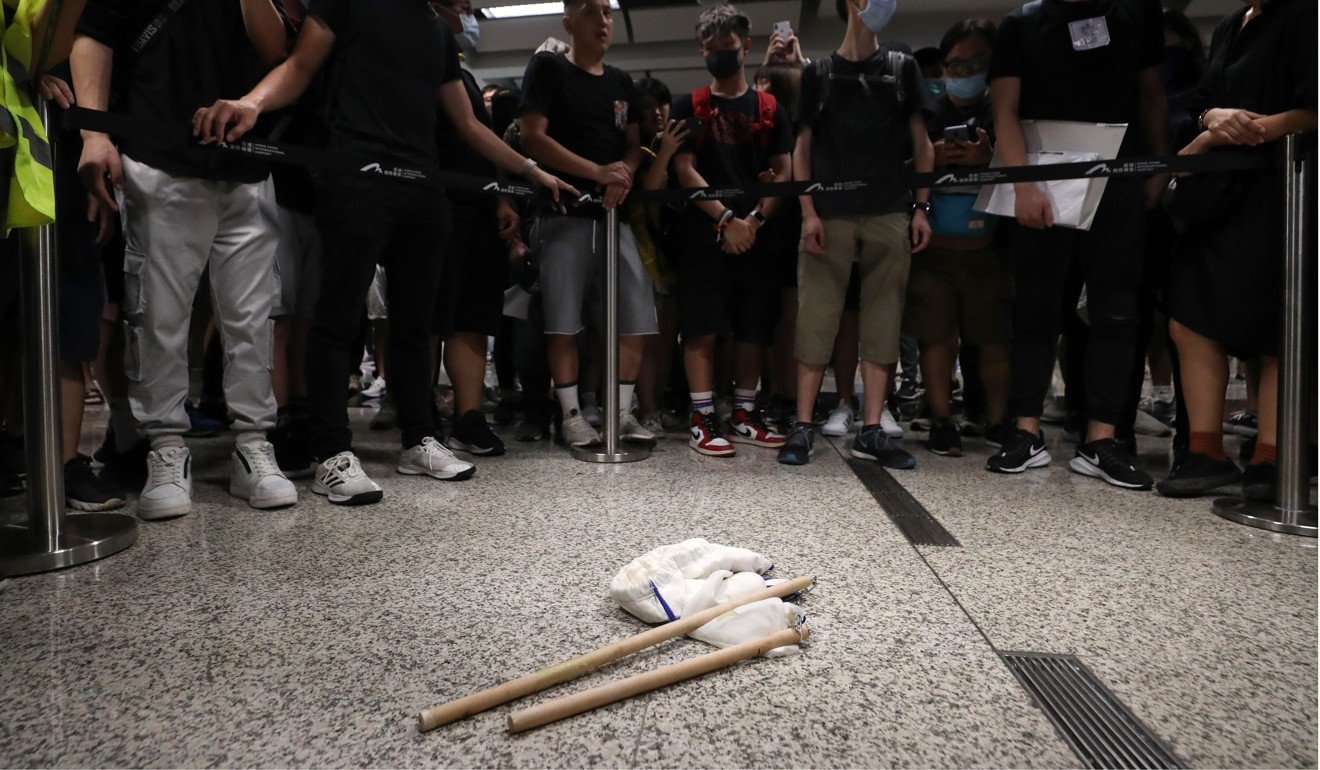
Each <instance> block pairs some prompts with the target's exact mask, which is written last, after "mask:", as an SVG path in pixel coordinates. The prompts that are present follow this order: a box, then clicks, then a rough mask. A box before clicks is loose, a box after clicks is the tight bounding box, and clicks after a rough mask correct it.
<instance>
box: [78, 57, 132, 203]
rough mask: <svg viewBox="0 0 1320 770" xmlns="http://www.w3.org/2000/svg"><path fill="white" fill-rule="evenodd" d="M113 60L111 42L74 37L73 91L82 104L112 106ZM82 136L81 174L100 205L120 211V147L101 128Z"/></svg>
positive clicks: (103, 108) (122, 175) (79, 172)
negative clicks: (116, 146)
mask: <svg viewBox="0 0 1320 770" xmlns="http://www.w3.org/2000/svg"><path fill="white" fill-rule="evenodd" d="M114 63H115V52H114V51H113V50H111V48H110V46H108V45H106V44H104V43H102V42H100V41H99V40H96V39H94V38H91V37H88V36H87V35H78V36H77V37H76V38H74V41H73V48H72V52H71V53H70V54H69V68H70V70H72V72H73V91H74V93H75V94H76V95H77V97H78V101H79V103H80V104H81V105H82V106H83V107H86V108H87V109H89V110H102V111H104V110H105V109H106V108H108V107H109V106H110V75H111V72H112V71H113V69H114ZM82 140H83V149H82V156H81V157H80V158H79V159H78V176H79V177H81V178H82V181H83V185H84V186H85V187H86V188H87V192H88V193H89V194H90V195H91V196H92V199H93V200H95V201H96V204H97V205H98V206H100V207H103V208H105V209H108V210H110V211H118V210H119V204H118V203H116V202H115V195H114V192H113V190H122V189H124V172H123V168H122V166H121V165H120V162H119V150H118V149H116V148H115V145H114V142H111V141H110V137H109V136H108V135H106V134H102V133H100V132H98V131H86V130H84V131H82ZM107 183H108V185H107Z"/></svg>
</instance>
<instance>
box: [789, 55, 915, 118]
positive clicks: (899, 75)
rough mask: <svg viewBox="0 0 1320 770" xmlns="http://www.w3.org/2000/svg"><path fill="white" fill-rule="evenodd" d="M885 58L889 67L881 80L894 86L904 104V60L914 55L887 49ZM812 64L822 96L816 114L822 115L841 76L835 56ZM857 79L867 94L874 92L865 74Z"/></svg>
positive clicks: (896, 96) (896, 94)
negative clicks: (837, 71)
mask: <svg viewBox="0 0 1320 770" xmlns="http://www.w3.org/2000/svg"><path fill="white" fill-rule="evenodd" d="M885 58H886V60H887V63H888V67H887V71H886V72H885V73H884V74H882V75H881V76H880V80H881V81H882V82H883V83H884V85H886V86H890V87H892V88H893V90H894V91H893V92H894V97H895V99H897V100H898V102H899V104H902V103H903V99H904V98H905V96H906V95H905V94H904V91H903V66H904V60H905V59H910V58H912V57H910V56H908V55H907V54H905V53H902V52H901V51H886V57H885ZM811 66H813V67H815V69H816V77H817V79H818V80H819V82H820V98H819V99H818V101H817V103H816V114H817V115H820V114H821V113H822V112H824V111H825V102H826V101H827V100H828V99H829V97H830V89H831V87H832V86H833V85H834V81H835V80H836V79H840V78H838V76H837V75H835V74H834V57H833V56H822V57H821V58H819V59H817V60H816V61H814V62H812V65H811ZM856 79H857V81H858V82H859V83H860V84H861V87H862V90H863V91H865V92H866V93H867V94H870V93H871V92H872V88H871V84H870V82H869V81H868V80H867V79H866V76H865V75H858V76H857V78H856ZM846 80H849V81H851V80H853V78H846Z"/></svg>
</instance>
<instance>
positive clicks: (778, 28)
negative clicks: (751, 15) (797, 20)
mask: <svg viewBox="0 0 1320 770" xmlns="http://www.w3.org/2000/svg"><path fill="white" fill-rule="evenodd" d="M775 32H777V33H779V37H780V38H781V39H783V40H787V39H789V38H790V37H792V36H793V22H791V21H777V22H775Z"/></svg>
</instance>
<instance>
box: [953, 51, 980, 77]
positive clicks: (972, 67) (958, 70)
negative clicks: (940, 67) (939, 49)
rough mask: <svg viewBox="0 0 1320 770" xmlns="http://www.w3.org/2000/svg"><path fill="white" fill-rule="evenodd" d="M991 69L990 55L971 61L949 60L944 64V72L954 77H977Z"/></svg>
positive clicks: (977, 57)
mask: <svg viewBox="0 0 1320 770" xmlns="http://www.w3.org/2000/svg"><path fill="white" fill-rule="evenodd" d="M988 69H990V55H989V54H982V55H981V56H973V57H972V58H970V59H949V60H947V61H945V62H944V70H945V71H946V72H948V73H949V74H950V75H953V76H954V77H966V76H967V75H976V74H979V73H981V72H985V71H986V70H988Z"/></svg>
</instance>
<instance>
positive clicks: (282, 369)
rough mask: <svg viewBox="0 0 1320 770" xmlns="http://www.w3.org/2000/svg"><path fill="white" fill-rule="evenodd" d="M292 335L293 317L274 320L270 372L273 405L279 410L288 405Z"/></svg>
mask: <svg viewBox="0 0 1320 770" xmlns="http://www.w3.org/2000/svg"><path fill="white" fill-rule="evenodd" d="M292 335H293V316H287V315H286V316H280V317H279V318H276V319H275V350H274V352H273V353H272V355H271V357H272V363H273V364H274V366H272V367H271V370H270V384H271V389H272V390H274V391H275V405H276V406H278V407H280V408H281V409H282V408H284V407H286V406H288V405H289V368H290V367H289V338H290V337H291V336H292Z"/></svg>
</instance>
